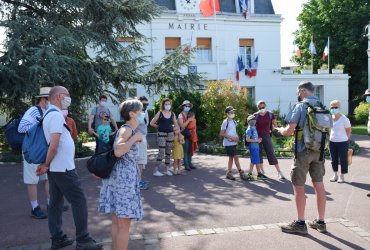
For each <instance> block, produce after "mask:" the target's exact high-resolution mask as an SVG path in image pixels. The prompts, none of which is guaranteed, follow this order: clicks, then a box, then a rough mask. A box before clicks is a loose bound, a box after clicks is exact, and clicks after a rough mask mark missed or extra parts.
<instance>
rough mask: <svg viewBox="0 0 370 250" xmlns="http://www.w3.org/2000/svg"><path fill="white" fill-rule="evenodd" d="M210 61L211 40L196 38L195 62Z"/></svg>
mask: <svg viewBox="0 0 370 250" xmlns="http://www.w3.org/2000/svg"><path fill="white" fill-rule="evenodd" d="M210 61H212V39H211V38H197V62H210Z"/></svg>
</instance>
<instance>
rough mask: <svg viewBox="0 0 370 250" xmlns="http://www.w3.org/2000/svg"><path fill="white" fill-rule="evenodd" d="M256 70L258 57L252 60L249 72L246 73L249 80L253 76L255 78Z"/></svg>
mask: <svg viewBox="0 0 370 250" xmlns="http://www.w3.org/2000/svg"><path fill="white" fill-rule="evenodd" d="M257 68H258V56H257V57H256V59H254V62H253V63H252V67H251V70H250V71H249V72H248V76H249V78H252V77H253V76H257Z"/></svg>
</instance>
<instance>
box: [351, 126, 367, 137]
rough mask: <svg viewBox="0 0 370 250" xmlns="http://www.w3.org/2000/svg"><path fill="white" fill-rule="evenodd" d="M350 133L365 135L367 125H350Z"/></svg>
mask: <svg viewBox="0 0 370 250" xmlns="http://www.w3.org/2000/svg"><path fill="white" fill-rule="evenodd" d="M352 134H355V135H367V126H365V125H356V126H353V127H352Z"/></svg>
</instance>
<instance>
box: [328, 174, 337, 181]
mask: <svg viewBox="0 0 370 250" xmlns="http://www.w3.org/2000/svg"><path fill="white" fill-rule="evenodd" d="M337 180H338V175H336V174H335V175H333V177H332V178H331V179H330V181H331V182H336V181H337Z"/></svg>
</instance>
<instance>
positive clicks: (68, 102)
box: [62, 96, 72, 109]
mask: <svg viewBox="0 0 370 250" xmlns="http://www.w3.org/2000/svg"><path fill="white" fill-rule="evenodd" d="M71 102H72V99H71V97H69V96H65V97H64V98H63V100H62V109H68V107H69V106H71Z"/></svg>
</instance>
